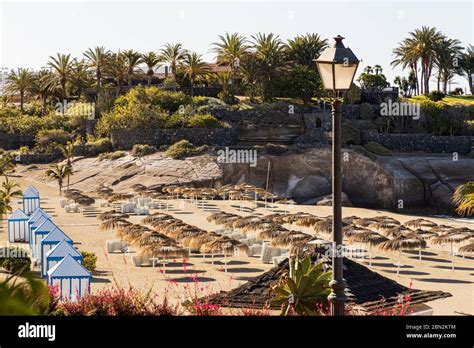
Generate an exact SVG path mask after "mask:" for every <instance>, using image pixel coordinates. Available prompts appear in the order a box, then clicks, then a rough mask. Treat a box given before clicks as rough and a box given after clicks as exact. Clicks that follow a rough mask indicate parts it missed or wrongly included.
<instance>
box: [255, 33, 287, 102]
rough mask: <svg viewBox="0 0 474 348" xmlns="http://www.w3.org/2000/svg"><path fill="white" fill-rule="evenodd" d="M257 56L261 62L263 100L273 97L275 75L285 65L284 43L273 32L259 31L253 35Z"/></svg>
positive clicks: (260, 77) (260, 76)
mask: <svg viewBox="0 0 474 348" xmlns="http://www.w3.org/2000/svg"><path fill="white" fill-rule="evenodd" d="M252 39H253V40H254V43H253V48H254V50H255V56H256V57H257V59H258V60H259V62H260V69H261V70H260V74H259V80H260V82H261V84H262V88H263V91H262V92H263V100H264V101H271V100H272V99H273V88H272V87H273V86H272V82H273V81H274V78H275V76H276V75H277V74H278V73H279V71H280V70H281V69H282V68H283V66H284V63H285V61H284V48H285V46H284V44H283V42H282V41H281V40H280V38H279V37H278V36H275V35H274V34H273V33H270V34H262V33H258V34H257V35H255V36H252Z"/></svg>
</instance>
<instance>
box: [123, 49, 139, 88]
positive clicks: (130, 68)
mask: <svg viewBox="0 0 474 348" xmlns="http://www.w3.org/2000/svg"><path fill="white" fill-rule="evenodd" d="M123 56H124V57H125V61H126V62H127V80H128V88H132V80H133V77H134V76H135V74H136V68H137V66H138V65H139V64H140V63H141V62H142V58H141V55H140V53H138V52H136V51H134V50H127V51H124V52H123Z"/></svg>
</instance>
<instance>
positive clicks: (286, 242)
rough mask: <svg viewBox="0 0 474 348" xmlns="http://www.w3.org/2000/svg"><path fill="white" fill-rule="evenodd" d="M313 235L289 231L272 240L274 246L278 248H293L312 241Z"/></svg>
mask: <svg viewBox="0 0 474 348" xmlns="http://www.w3.org/2000/svg"><path fill="white" fill-rule="evenodd" d="M311 237H312V236H311V235H310V234H307V233H303V232H299V231H287V232H283V233H280V234H279V235H277V236H276V237H275V238H273V239H272V241H271V244H272V246H276V247H284V248H287V247H291V246H293V245H295V244H300V243H302V242H303V241H307V240H309V239H311Z"/></svg>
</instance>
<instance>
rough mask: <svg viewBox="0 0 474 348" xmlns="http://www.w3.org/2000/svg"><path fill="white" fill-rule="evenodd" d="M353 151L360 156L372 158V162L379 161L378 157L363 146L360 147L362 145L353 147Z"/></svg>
mask: <svg viewBox="0 0 474 348" xmlns="http://www.w3.org/2000/svg"><path fill="white" fill-rule="evenodd" d="M352 150H354V151H355V152H357V153H358V154H361V155H363V156H365V157H368V158H370V159H371V160H372V161H375V160H376V159H377V157H376V156H375V155H374V154H373V153H372V152H370V151H369V150H367V149H366V148H365V147H363V146H360V145H356V146H353V147H352Z"/></svg>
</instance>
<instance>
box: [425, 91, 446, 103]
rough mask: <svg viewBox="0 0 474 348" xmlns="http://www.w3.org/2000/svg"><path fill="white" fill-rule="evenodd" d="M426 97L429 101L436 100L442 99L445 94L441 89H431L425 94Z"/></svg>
mask: <svg viewBox="0 0 474 348" xmlns="http://www.w3.org/2000/svg"><path fill="white" fill-rule="evenodd" d="M426 97H427V98H428V99H429V100H431V101H434V102H437V101H440V100H443V99H444V97H446V94H444V93H443V92H441V91H433V92H430V93H428V94H426Z"/></svg>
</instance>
